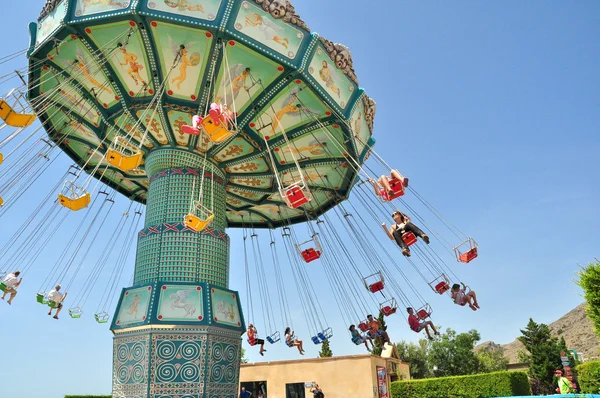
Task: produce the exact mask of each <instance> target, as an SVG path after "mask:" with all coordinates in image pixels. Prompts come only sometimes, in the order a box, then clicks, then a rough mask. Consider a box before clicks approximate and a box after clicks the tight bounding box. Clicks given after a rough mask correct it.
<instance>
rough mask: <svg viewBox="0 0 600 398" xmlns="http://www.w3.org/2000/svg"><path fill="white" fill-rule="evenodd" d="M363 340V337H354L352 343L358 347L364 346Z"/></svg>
mask: <svg viewBox="0 0 600 398" xmlns="http://www.w3.org/2000/svg"><path fill="white" fill-rule="evenodd" d="M362 339H363V336H358V337H353V338H352V342H353V343H354V344H356V345H361V344H363V341H362Z"/></svg>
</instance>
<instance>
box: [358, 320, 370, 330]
mask: <svg viewBox="0 0 600 398" xmlns="http://www.w3.org/2000/svg"><path fill="white" fill-rule="evenodd" d="M358 328H359V329H360V331H361V332H366V331H367V330H369V327H368V326H367V322H365V321H363V322H361V323H359V324H358Z"/></svg>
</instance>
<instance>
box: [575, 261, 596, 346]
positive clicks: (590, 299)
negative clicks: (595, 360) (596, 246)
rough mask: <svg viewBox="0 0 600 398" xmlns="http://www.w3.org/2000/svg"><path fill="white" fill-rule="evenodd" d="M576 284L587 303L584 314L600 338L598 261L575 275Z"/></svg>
mask: <svg viewBox="0 0 600 398" xmlns="http://www.w3.org/2000/svg"><path fill="white" fill-rule="evenodd" d="M577 275H578V276H579V279H578V280H577V281H576V283H577V284H578V285H579V286H580V287H581V288H582V289H583V297H584V298H585V301H586V302H587V305H586V307H585V313H586V314H587V316H588V318H590V320H591V321H592V323H593V324H594V331H595V332H596V335H598V337H600V261H599V260H596V261H595V262H592V263H589V264H588V265H587V266H586V267H584V268H582V269H581V271H579V272H578V273H577Z"/></svg>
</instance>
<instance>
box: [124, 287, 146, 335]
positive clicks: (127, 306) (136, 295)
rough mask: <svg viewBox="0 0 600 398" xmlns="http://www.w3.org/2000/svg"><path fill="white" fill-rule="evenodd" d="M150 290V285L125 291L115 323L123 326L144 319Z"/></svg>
mask: <svg viewBox="0 0 600 398" xmlns="http://www.w3.org/2000/svg"><path fill="white" fill-rule="evenodd" d="M151 292H152V288H151V287H140V288H136V289H131V290H128V291H126V292H125V296H124V297H123V300H122V302H121V307H120V308H119V313H118V315H117V320H116V323H117V325H119V326H124V325H128V324H131V323H137V322H143V321H145V320H146V314H147V313H148V305H149V303H150V294H151Z"/></svg>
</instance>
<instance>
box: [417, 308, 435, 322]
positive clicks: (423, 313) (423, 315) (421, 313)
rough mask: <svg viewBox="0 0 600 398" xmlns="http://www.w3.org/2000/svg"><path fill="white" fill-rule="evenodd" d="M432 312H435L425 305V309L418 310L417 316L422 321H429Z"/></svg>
mask: <svg viewBox="0 0 600 398" xmlns="http://www.w3.org/2000/svg"><path fill="white" fill-rule="evenodd" d="M432 312H433V310H432V309H431V307H430V306H429V304H425V305H424V306H423V307H421V308H419V309H418V310H417V316H418V317H419V319H420V320H422V321H424V320H425V319H427V318H429V317H430V316H431V313H432Z"/></svg>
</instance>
